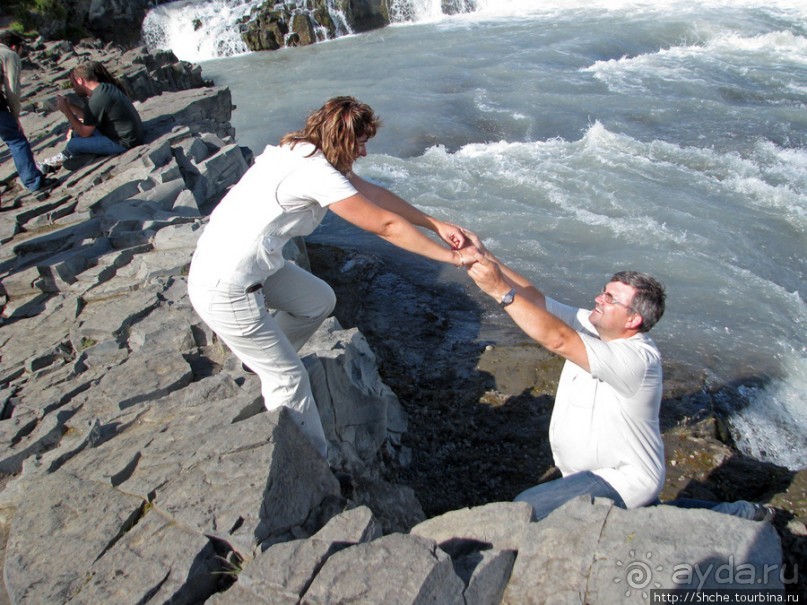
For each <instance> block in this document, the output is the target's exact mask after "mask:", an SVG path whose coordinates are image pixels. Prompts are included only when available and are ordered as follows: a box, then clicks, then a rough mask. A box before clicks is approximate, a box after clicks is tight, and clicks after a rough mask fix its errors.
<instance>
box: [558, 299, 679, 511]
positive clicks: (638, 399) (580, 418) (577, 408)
mask: <svg viewBox="0 0 807 605" xmlns="http://www.w3.org/2000/svg"><path fill="white" fill-rule="evenodd" d="M546 306H547V310H548V311H549V312H550V313H552V314H553V315H555V316H556V317H559V318H560V319H561V320H563V321H564V322H565V323H567V324H568V325H570V326H571V327H573V328H574V329H575V330H577V332H578V333H579V334H580V336H581V338H582V339H583V343H584V344H585V347H586V353H587V354H588V361H589V367H590V368H591V373H589V372H586V371H585V370H583V369H582V368H581V367H580V366H578V365H576V364H574V363H572V362H570V361H567V362H566V363H565V364H564V366H563V371H562V372H561V376H560V382H559V384H558V393H557V396H556V398H555V406H554V409H553V410H552V420H551V422H550V425H549V441H550V445H551V446H552V454H553V456H554V458H555V464H556V465H557V466H558V468H559V469H560V471H561V473H563V475H564V476H566V475H570V474H572V473H577V472H581V471H592V472H593V473H594V474H596V475H598V476H600V477H602V478H603V479H605V480H606V481H608V483H609V484H611V486H612V487H613V488H614V489H615V490H616V491H617V492H618V493H619V495H620V496H622V499H623V500H624V501H625V505H626V506H627V507H628V508H636V507H638V506H644V505H645V504H649V503H650V502H652V501H653V500H655V499H656V498H657V497H658V494H659V492H660V491H661V488H662V487H663V485H664V444H663V442H662V441H661V432H660V430H659V419H658V418H659V409H660V407H661V393H662V371H661V355H660V354H659V351H658V349H657V348H656V344H655V343H654V342H653V340H652V339H651V338H650V337H649V336H647V335H646V334H644V333H639V334H636V335H634V336H632V337H630V338H623V339H617V340H612V341H610V342H603V341H602V340H600V337H599V336H598V335H597V330H596V328H595V327H594V326H593V325H591V322H590V321H589V319H588V316H589V313H590V311H587V310H585V309H576V308H573V307H569V306H567V305H563V304H561V303H559V302H557V301H555V300H552V299H551V298H547V299H546Z"/></svg>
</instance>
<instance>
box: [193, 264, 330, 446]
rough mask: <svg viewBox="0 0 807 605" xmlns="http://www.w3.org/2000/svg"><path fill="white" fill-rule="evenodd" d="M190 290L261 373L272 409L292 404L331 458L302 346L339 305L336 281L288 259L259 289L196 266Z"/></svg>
mask: <svg viewBox="0 0 807 605" xmlns="http://www.w3.org/2000/svg"><path fill="white" fill-rule="evenodd" d="M188 294H189V296H190V299H191V304H193V308H194V309H195V310H196V312H197V313H198V314H199V316H200V317H201V318H202V319H203V320H204V321H205V323H207V325H208V326H210V328H211V329H212V330H213V331H214V332H215V333H216V334H217V335H218V336H219V338H221V340H222V341H223V342H224V343H225V344H226V345H227V346H228V347H229V348H230V349H231V350H232V351H233V353H235V355H236V356H237V357H238V358H239V359H240V360H241V361H242V362H244V363H245V364H246V365H248V366H249V367H250V368H251V369H252V371H254V372H255V373H256V374H257V375H258V377H259V378H260V380H261V393H262V395H263V400H264V405H265V406H266V409H268V410H274V409H277V408H279V407H280V406H285V407H287V408H289V410H290V411H291V412H292V416H293V417H294V420H295V421H296V422H297V424H298V425H299V426H300V428H301V429H302V430H303V433H305V434H306V435H307V436H308V438H309V439H310V440H311V442H312V443H313V444H314V446H315V448H316V449H317V451H319V453H320V454H322V456H323V457H325V458H327V457H328V442H327V440H326V439H325V433H324V431H323V430H322V421H321V420H320V417H319V413H318V411H317V404H316V402H315V401H314V396H313V394H312V392H311V384H310V382H309V380H308V373H307V372H306V370H305V366H304V365H303V362H302V360H301V359H300V356H299V355H298V354H297V351H299V350H300V348H301V347H302V346H303V345H304V344H305V342H306V341H307V340H308V339H309V338H310V337H311V335H312V334H313V333H314V332H315V331H316V330H317V328H318V327H319V325H320V324H321V323H322V322H323V320H325V318H327V317H328V316H329V315H330V314H331V312H332V311H333V308H334V306H335V305H336V295H335V294H334V292H333V290H332V289H331V287H330V286H329V285H328V284H327V283H325V282H324V281H322V280H321V279H319V278H318V277H316V276H314V275H312V274H311V273H309V272H308V271H306V270H305V269H301V268H300V267H298V266H297V265H295V264H293V263H289V262H287V263H286V264H285V265H284V266H283V268H282V269H280V270H279V271H277V272H276V273H274V274H273V275H271V276H269V278H268V279H267V280H266V281H265V282H264V283H263V288H262V289H258V290H255V291H253V292H247V291H246V288H245V287H244V286H233V285H231V284H227V283H224V282H216V283H205V280H204V278H203V277H197V276H196V275H194V272H192V273H191V278H190V280H189V283H188ZM267 306H268V307H269V308H271V309H273V310H275V312H274V313H270V311H269V310H268V309H267Z"/></svg>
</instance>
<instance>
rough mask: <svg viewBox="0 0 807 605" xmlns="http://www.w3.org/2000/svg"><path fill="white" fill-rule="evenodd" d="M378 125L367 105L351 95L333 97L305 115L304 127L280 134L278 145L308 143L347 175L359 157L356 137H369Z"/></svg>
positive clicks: (379, 124)
mask: <svg viewBox="0 0 807 605" xmlns="http://www.w3.org/2000/svg"><path fill="white" fill-rule="evenodd" d="M380 126H381V120H379V119H378V117H377V116H376V115H375V113H374V112H373V110H372V108H371V107H370V106H369V105H367V104H365V103H362V102H360V101H358V100H356V99H354V98H353V97H334V98H333V99H330V100H329V101H328V102H327V103H325V105H323V106H322V107H321V108H320V109H318V110H317V111H315V112H313V113H311V115H309V116H308V119H307V120H306V122H305V127H304V128H302V129H301V130H296V131H294V132H290V133H288V134H286V135H284V136H283V138H282V139H281V140H280V144H281V145H286V144H289V145H291V146H292V147H293V146H294V145H296V144H297V143H303V142H305V143H311V144H312V145H314V147H316V148H317V149H318V150H320V151H321V152H322V153H323V155H324V156H325V159H327V160H328V162H330V163H331V165H332V166H333V167H334V168H336V169H337V170H338V171H339V172H341V173H342V174H348V173H349V172H350V171H351V169H352V167H353V162H355V161H356V159H357V158H358V157H359V139H361V138H362V137H367V138H368V139H371V138H373V137H374V136H375V133H376V132H377V131H378V128H379V127H380Z"/></svg>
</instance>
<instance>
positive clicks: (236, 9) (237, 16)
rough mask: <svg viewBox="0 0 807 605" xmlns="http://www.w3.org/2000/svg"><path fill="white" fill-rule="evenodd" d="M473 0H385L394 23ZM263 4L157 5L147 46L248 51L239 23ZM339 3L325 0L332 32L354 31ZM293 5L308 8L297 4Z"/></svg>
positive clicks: (147, 27) (206, 0)
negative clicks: (331, 23) (331, 21)
mask: <svg viewBox="0 0 807 605" xmlns="http://www.w3.org/2000/svg"><path fill="white" fill-rule="evenodd" d="M477 1H478V0H388V2H389V16H390V21H391V22H392V23H411V22H417V21H430V20H434V19H439V18H442V17H444V16H446V15H453V14H457V13H463V12H470V11H473V10H474V8H475V5H476V2H477ZM265 3H266V2H265V0H180V1H178V2H168V3H166V4H161V5H159V6H157V7H155V8H153V9H151V10H150V11H149V12H148V14H147V15H146V18H145V19H144V20H143V31H142V35H143V41H144V42H145V44H146V46H147V47H148V48H149V50H151V51H155V50H159V49H165V50H172V51H173V52H174V54H176V56H177V57H179V58H180V59H182V60H185V61H193V62H196V61H206V60H210V59H215V58H217V57H228V56H232V55H239V54H243V53H247V52H249V49H248V48H247V45H246V44H245V42H244V40H243V39H242V38H241V28H240V27H239V22H241V21H243V20H244V19H245V18H246V17H248V16H249V14H250V13H251V11H252V9H253V8H257V7H260V6H262V5H264V4H265ZM277 4H278V5H283V4H284V3H283V2H278V3H277ZM337 4H338V3H337V0H327V7H328V13H329V14H330V17H331V19H332V20H333V23H334V26H335V28H336V36H337V37H338V36H344V35H347V34H351V33H353V32H352V30H351V27H350V25H349V23H348V18H347V16H346V15H345V14H344V12H343V11H342V10H340V9H339V8H338V6H337ZM286 6H287V7H288V6H290V5H289V4H286ZM293 10H294V11H297V12H310V11H308V9H305V8H301V7H297V8H294V9H293ZM317 35H318V38H319V39H321V40H322V39H325V38H327V37H328V32H325V31H323V28H319V27H318V28H317Z"/></svg>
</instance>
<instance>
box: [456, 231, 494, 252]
mask: <svg viewBox="0 0 807 605" xmlns="http://www.w3.org/2000/svg"><path fill="white" fill-rule="evenodd" d="M461 229H462V233H463V235H465V237H467V238H468V242H467V243H466V245H467V246H473V247H474V248H476V249H477V250H479V252H480V253H482V254H484V255H486V256H488V257H492V255H491V254H490V252H488V249H487V248H485V245H484V244H483V243H482V240H481V239H479V236H478V235H477V234H476V233H474V232H473V231H471V230H470V229H463V228H461Z"/></svg>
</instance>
